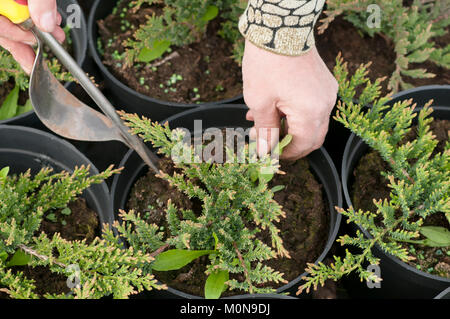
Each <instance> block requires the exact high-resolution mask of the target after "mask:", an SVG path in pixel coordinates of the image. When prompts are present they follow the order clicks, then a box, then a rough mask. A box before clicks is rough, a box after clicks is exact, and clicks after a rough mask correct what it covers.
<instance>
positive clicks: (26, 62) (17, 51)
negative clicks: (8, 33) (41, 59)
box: [0, 37, 35, 74]
mask: <svg viewBox="0 0 450 319" xmlns="http://www.w3.org/2000/svg"><path fill="white" fill-rule="evenodd" d="M0 46H2V47H3V48H5V49H6V50H8V51H9V52H10V53H11V54H12V56H13V57H14V59H15V60H16V61H17V62H18V63H19V64H20V65H21V66H22V69H23V70H24V71H25V72H26V73H27V74H30V73H31V70H32V68H33V64H34V58H35V54H34V51H33V49H32V48H31V47H30V46H29V45H27V44H24V43H21V42H17V41H12V40H9V39H6V38H1V37H0Z"/></svg>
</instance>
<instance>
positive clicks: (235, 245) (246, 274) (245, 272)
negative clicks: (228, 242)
mask: <svg viewBox="0 0 450 319" xmlns="http://www.w3.org/2000/svg"><path fill="white" fill-rule="evenodd" d="M233 247H234V249H235V250H236V254H237V255H238V258H239V260H240V261H241V264H242V267H243V268H244V275H245V278H246V280H247V283H248V285H249V292H250V293H251V294H252V293H253V286H252V282H251V281H250V277H249V276H248V271H247V268H246V267H245V262H244V259H243V258H242V255H241V252H240V251H239V249H238V247H237V244H236V242H233Z"/></svg>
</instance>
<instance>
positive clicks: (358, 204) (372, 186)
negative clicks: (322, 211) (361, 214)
mask: <svg viewBox="0 0 450 319" xmlns="http://www.w3.org/2000/svg"><path fill="white" fill-rule="evenodd" d="M431 130H432V132H433V134H434V135H435V136H436V138H437V139H438V140H439V141H440V142H439V144H438V146H437V147H436V149H435V152H434V154H436V153H438V152H442V151H443V150H444V147H445V143H446V142H447V141H448V138H449V131H450V121H446V120H435V121H434V122H432V123H431ZM415 135H416V134H415V132H414V129H412V130H411V132H410V133H409V134H408V135H407V136H406V137H405V140H406V141H410V140H412V139H414V138H415ZM432 156H434V155H432ZM388 170H389V165H388V164H387V163H386V162H384V160H383V159H382V158H381V156H380V155H379V154H378V152H376V151H370V152H369V153H367V154H366V155H364V156H363V157H362V158H361V160H360V161H359V163H358V165H357V166H356V168H355V170H354V173H353V174H354V176H355V180H354V183H353V190H352V192H353V196H352V201H353V205H354V207H355V208H356V209H362V210H366V211H372V212H373V211H376V207H375V205H374V204H373V199H377V200H378V199H386V198H389V194H390V188H389V187H388V180H387V179H386V178H384V177H383V176H382V175H381V174H380V172H386V171H388ZM424 225H426V226H430V225H433V226H442V227H446V228H447V229H450V225H449V223H448V221H447V220H446V218H445V216H444V214H443V213H435V214H433V215H432V216H430V217H428V218H427V219H425V221H424ZM403 246H404V247H405V248H407V249H408V250H409V253H410V255H412V256H415V257H416V260H413V261H411V262H409V264H410V265H412V266H413V267H416V268H417V269H420V270H423V271H425V272H428V273H431V274H434V275H439V276H442V277H447V278H450V256H449V255H447V254H448V252H450V249H448V247H440V248H439V247H438V248H436V247H427V246H423V245H416V244H414V245H412V244H407V243H405V244H403Z"/></svg>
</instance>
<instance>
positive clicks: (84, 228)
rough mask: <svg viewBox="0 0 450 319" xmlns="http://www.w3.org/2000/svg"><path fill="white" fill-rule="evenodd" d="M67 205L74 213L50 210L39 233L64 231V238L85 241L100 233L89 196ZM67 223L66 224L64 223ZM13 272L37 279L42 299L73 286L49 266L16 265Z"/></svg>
mask: <svg viewBox="0 0 450 319" xmlns="http://www.w3.org/2000/svg"><path fill="white" fill-rule="evenodd" d="M67 207H68V208H69V209H70V211H71V213H70V215H64V214H62V213H61V211H62V210H61V209H59V210H55V211H53V212H47V213H46V214H45V215H44V216H45V217H44V219H43V220H42V222H41V226H40V228H39V230H38V232H37V234H40V233H41V232H44V233H46V234H47V236H48V237H49V238H51V237H53V235H54V234H55V233H60V234H61V237H62V238H64V239H66V240H83V239H86V241H87V242H88V243H90V242H92V241H93V240H94V238H95V236H98V235H99V234H100V223H99V220H98V216H97V213H96V212H94V211H93V210H91V209H90V208H89V207H88V206H87V204H86V201H85V199H83V198H78V199H76V200H75V201H73V202H71V203H69V205H67ZM50 214H52V215H54V216H55V217H56V218H57V221H56V222H54V221H50V220H48V218H47V216H49V215H50ZM63 224H65V225H63ZM11 269H12V271H13V272H23V273H24V275H25V276H26V277H27V278H28V279H33V280H34V281H35V286H36V289H35V290H34V291H35V293H37V294H38V295H39V296H40V298H42V297H43V296H44V295H45V294H46V293H50V294H62V293H64V294H67V293H69V292H70V289H69V288H68V287H67V277H66V276H63V275H60V274H55V273H52V272H51V271H50V270H49V268H48V267H41V266H40V267H35V268H32V267H28V266H20V267H12V268H11ZM6 297H7V296H6V294H5V293H2V292H0V299H2V298H6Z"/></svg>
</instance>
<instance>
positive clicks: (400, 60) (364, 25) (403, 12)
mask: <svg viewBox="0 0 450 319" xmlns="http://www.w3.org/2000/svg"><path fill="white" fill-rule="evenodd" d="M409 2H411V4H405V1H402V0H394V1H390V0H376V1H373V0H329V1H327V7H326V10H325V11H324V14H325V16H326V17H325V18H324V19H322V20H321V22H322V24H321V25H320V26H319V33H322V32H324V30H325V29H326V28H328V26H329V25H330V23H331V22H332V21H333V20H334V19H335V18H336V17H337V16H340V15H343V16H344V19H346V20H348V21H350V22H351V23H352V24H353V25H354V26H355V27H357V28H358V29H360V30H361V31H363V32H364V33H366V34H368V35H370V36H373V35H374V34H379V35H381V36H382V37H383V38H385V39H386V40H387V41H388V43H389V44H390V45H391V44H392V47H393V49H394V52H395V55H396V59H395V66H396V67H395V70H394V72H393V73H392V74H391V76H390V79H389V83H388V88H389V89H390V90H392V92H394V93H395V92H397V91H399V90H401V89H408V88H410V87H411V86H412V85H411V84H409V83H408V82H407V79H405V77H411V78H432V77H434V76H435V75H434V74H433V73H430V72H428V71H427V70H426V69H425V68H418V67H417V66H415V65H414V64H415V63H422V62H425V61H432V62H434V63H435V64H437V65H439V66H441V67H443V68H447V69H448V68H450V44H448V45H447V46H445V47H443V48H437V47H436V45H435V42H434V41H435V40H436V39H437V38H439V37H442V36H444V35H446V34H447V33H448V26H449V25H450V4H449V2H448V1H446V0H413V1H409ZM373 5H377V6H378V7H379V8H380V11H379V13H380V14H381V16H380V26H379V27H376V25H373V24H371V23H368V21H370V22H374V21H372V17H371V15H373V14H376V12H374V11H371V10H370V9H368V8H371V7H369V6H373Z"/></svg>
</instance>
